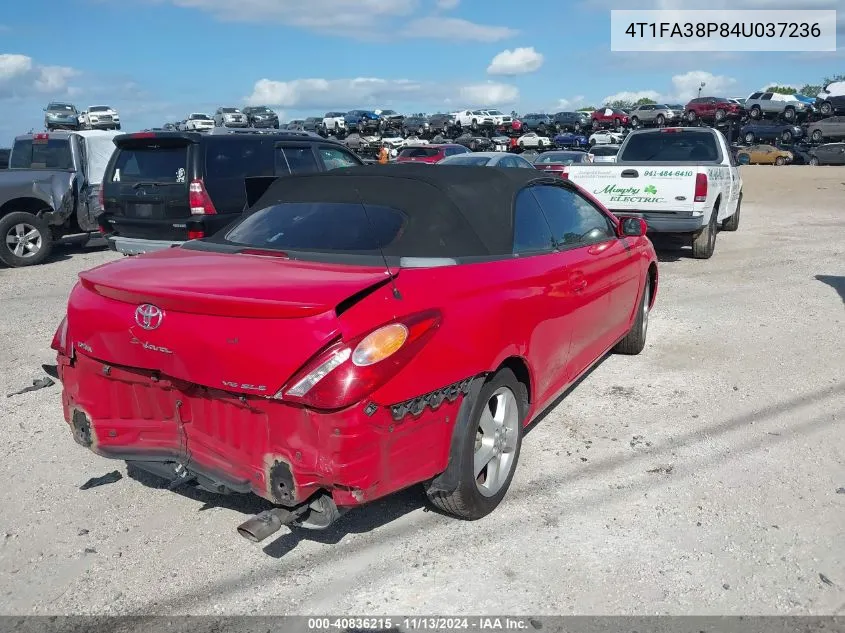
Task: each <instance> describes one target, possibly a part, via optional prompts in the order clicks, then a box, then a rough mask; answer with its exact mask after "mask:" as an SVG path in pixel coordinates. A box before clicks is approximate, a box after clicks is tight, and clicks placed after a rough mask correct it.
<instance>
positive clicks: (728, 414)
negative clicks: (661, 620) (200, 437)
mask: <svg viewBox="0 0 845 633" xmlns="http://www.w3.org/2000/svg"><path fill="white" fill-rule="evenodd" d="M743 176H744V179H745V182H746V186H745V202H744V206H743V217H742V223H741V226H740V230H739V232H737V233H722V234H721V235H720V236H719V239H718V242H717V247H716V254H715V256H714V258H713V259H711V260H710V261H697V260H693V259H691V258H690V257H689V255H688V253H687V252H686V251H679V250H676V249H673V248H666V249H664V250H662V251H661V259H662V260H663V264H662V266H661V270H660V273H661V290H660V294H659V297H658V301H657V306H656V308H655V311H654V312H653V317H652V323H651V327H650V331H649V339H650V341H649V344H648V346H647V348H646V350H645V351H644V352H643V354H642V355H641V356H639V357H630V358H626V357H618V356H614V357H610V358H608V359H606V360H605V361H604V362H603V363H602V364H600V365H599V366H598V368H597V369H596V370H595V371H594V372H593V373H592V374H591V375H589V376H588V377H587V378H586V380H584V381H583V382H582V383H581V384H580V385H579V386H578V387H577V388H576V389H575V390H574V391H573V392H572V393H571V394H570V395H569V396H568V397H567V398H566V399H564V400H563V401H562V402H561V403H560V404H559V405H558V406H557V407H556V408H554V409H553V410H552V411H551V412H549V413H548V415H547V416H546V417H545V419H544V420H542V421H541V422H540V423H539V424H538V425H536V427H535V428H533V430H532V431H531V432H530V433H529V434H528V435H527V437H526V439H525V443H524V445H523V453H522V459H521V461H520V464H519V469H518V472H517V474H516V478H515V480H514V485H513V486H512V488H511V491H510V493H509V495H508V497H507V499H506V500H505V503H504V504H503V505H502V506H501V507H500V508H499V509H498V511H496V512H495V513H494V514H493V515H491V516H489V517H487V518H486V519H483V520H481V521H478V522H473V523H466V522H459V521H455V520H452V519H448V518H445V517H443V516H441V515H439V514H437V513H434V512H430V511H427V510H426V509H425V506H424V504H423V497H422V494H421V492H420V491H419V490H417V489H413V490H409V491H407V492H405V493H402V494H400V495H396V496H394V497H392V498H389V499H387V500H384V501H382V502H379V503H375V504H373V505H371V506H369V507H365V508H363V509H359V510H356V511H354V512H351V513H349V514H347V515H346V516H345V517H343V519H341V521H340V522H339V523H338V524H336V526H335V527H334V528H333V529H331V530H329V531H327V532H322V533H320V532H296V533H291V532H290V531H288V530H287V529H285V528H283V530H282V531H281V532H280V533H279V535H278V536H277V537H276V538H275V539H271V540H268V542H265V543H266V544H262V545H253V544H251V543H248V542H247V541H245V540H243V539H242V538H241V537H239V536H238V535H237V533H236V531H235V527H236V525H237V524H239V523H240V522H241V521H242V520H244V518H246V516H247V514H249V513H252V512H254V511H256V510H257V509H260V506H259V505H257V504H255V503H253V502H251V501H250V500H249V499H230V498H216V497H213V496H212V495H206V494H204V493H194V492H189V493H184V494H179V493H177V492H170V491H168V490H166V489H162V488H159V487H157V485H156V482H155V481H154V480H153V479H149V478H147V479H144V480H143V481H138V480H136V479H133V478H131V477H128V476H127V473H126V469H125V467H124V465H123V464H122V463H120V462H113V461H109V460H105V459H101V458H99V457H96V456H94V455H92V454H91V453H89V452H88V451H86V450H85V449H83V448H81V447H79V446H77V445H76V444H75V443H74V442H73V440H72V438H71V435H70V433H69V431H68V429H67V428H66V425H65V423H64V421H63V420H62V416H61V408H60V401H59V387H58V385H56V386H53V387H50V388H47V389H43V390H40V391H35V392H31V393H26V394H23V395H18V396H13V397H9V398H6V397H5V394H7V393H9V392H11V391H14V390H17V389H19V388H22V387H25V386H27V385H29V384H31V382H32V380H33V379H35V378H39V377H41V376H42V375H43V374H41V373H40V370H39V367H40V364H41V363H44V362H48V363H49V362H53V354H52V353H51V351H50V350H49V348H48V345H49V342H50V339H51V336H52V334H53V331H54V329H55V327H56V325H57V324H58V322H59V320H60V319H61V316H62V314H63V311H64V305H65V300H66V296H67V293H68V291H69V290H70V288H71V286H72V285H73V283H74V281H75V278H76V273H77V272H78V271H80V270H83V269H86V268H89V267H91V266H94V265H97V264H100V263H102V262H106V261H108V260H110V259H113V258H114V257H115V256H114V254H112V253H109V252H106V251H102V250H91V249H89V250H85V251H81V250H79V249H66V250H63V251H62V252H61V253H60V254H58V255H57V256H56V257H54V259H53V261H52V263H49V264H47V265H43V266H40V267H37V268H33V269H20V270H0V306H2V309H0V345H2V346H1V347H0V350H2V352H0V446H2V449H0V450H2V455H3V459H2V461H1V462H0V477H2V480H3V481H4V483H5V485H4V486H2V488H0V508H2V512H0V515H1V516H0V613H14V614H48V613H50V614H64V613H125V614H141V613H145V614H146V613H209V614H218V613H272V614H283V613H290V614H295V613H308V614H320V613H326V612H332V613H336V614H350V613H357V614H373V613H394V614H395V613H416V614H420V613H443V612H450V614H452V615H455V614H480V613H508V612H511V613H515V614H525V613H536V614H554V613H561V614H570V613H578V614H628V613H637V614H662V613H671V614H690V613H697V614H718V613H726V614H727V613H729V614H736V613H754V614H786V613H793V614H833V613H845V547H843V543H845V494H843V493H845V490H841V489H843V487H845V216H843V201H845V170H841V169H838V168H803V167H789V168H775V167H750V168H749V167H745V168H743ZM115 470H117V471H118V473H120V474H122V475H123V476H122V478H120V479H119V480H118V481H114V482H113V483H109V484H105V485H100V486H97V487H92V488H89V489H86V490H81V489H80V486H81V485H82V484H84V483H85V482H86V481H88V480H89V479H91V478H95V477H101V476H103V475H107V474H108V473H110V472H112V471H115ZM837 489H840V493H837Z"/></svg>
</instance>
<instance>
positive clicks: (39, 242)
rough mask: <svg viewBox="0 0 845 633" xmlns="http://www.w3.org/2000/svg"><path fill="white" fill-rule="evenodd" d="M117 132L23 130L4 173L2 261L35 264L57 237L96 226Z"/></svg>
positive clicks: (0, 182) (0, 189) (0, 177)
mask: <svg viewBox="0 0 845 633" xmlns="http://www.w3.org/2000/svg"><path fill="white" fill-rule="evenodd" d="M115 134H116V133H115V132H105V131H102V130H94V131H78V132H67V131H61V132H47V133H40V134H23V135H21V136H18V137H16V138H15V140H14V144H13V145H12V150H11V153H10V156H9V169H7V170H4V171H3V172H2V173H0V263H3V264H5V265H6V266H11V267H21V266H34V265H36V264H40V263H42V262H43V261H44V260H45V259H46V258H47V257H49V255H50V253H51V251H52V248H53V244H54V243H55V241H56V240H58V239H60V238H62V237H66V236H69V235H85V234H88V235H89V236H90V235H92V234H94V233H96V232H97V230H98V225H97V217H98V216H99V214H100V212H101V210H102V203H101V202H100V196H99V193H100V183H101V182H102V180H103V173H104V172H105V166H106V163H107V162H108V160H109V158H110V157H111V154H112V151H113V150H114V144H113V143H112V139H113V138H114V136H115Z"/></svg>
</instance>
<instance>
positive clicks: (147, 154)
mask: <svg viewBox="0 0 845 633" xmlns="http://www.w3.org/2000/svg"><path fill="white" fill-rule="evenodd" d="M187 163H188V146H187V145H184V144H183V145H175V146H170V147H167V146H157V145H150V146H140V147H122V148H120V149H119V150H118V155H117V160H115V163H114V172H113V173H112V174H111V178H109V180H111V182H144V181H154V182H170V183H184V182H185V169H186V166H187Z"/></svg>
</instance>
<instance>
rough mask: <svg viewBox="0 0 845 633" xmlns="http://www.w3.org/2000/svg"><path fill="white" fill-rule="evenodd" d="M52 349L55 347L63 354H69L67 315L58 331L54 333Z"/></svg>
mask: <svg viewBox="0 0 845 633" xmlns="http://www.w3.org/2000/svg"><path fill="white" fill-rule="evenodd" d="M50 349H54V350H56V351H57V352H59V353H61V354H65V355H67V315H65V316H64V318H63V319H62V322H61V323H59V327H58V328H57V329H56V333H55V334H53V342H52V343H50Z"/></svg>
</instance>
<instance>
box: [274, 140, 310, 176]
mask: <svg viewBox="0 0 845 633" xmlns="http://www.w3.org/2000/svg"><path fill="white" fill-rule="evenodd" d="M315 171H320V167H319V166H318V165H317V159H316V158H314V151H313V150H312V149H311V146H310V145H303V146H302V147H280V148H279V149H277V150H276V174H279V175H283V174H307V173H311V172H315Z"/></svg>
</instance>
